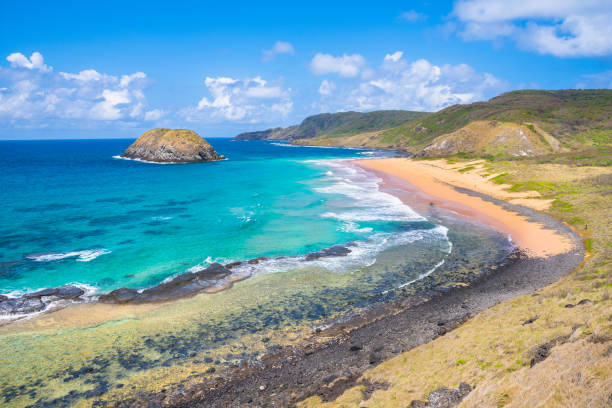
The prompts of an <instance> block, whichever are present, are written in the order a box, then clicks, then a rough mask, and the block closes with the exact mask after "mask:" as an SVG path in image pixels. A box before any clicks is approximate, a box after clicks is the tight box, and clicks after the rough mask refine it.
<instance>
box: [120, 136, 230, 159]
mask: <svg viewBox="0 0 612 408" xmlns="http://www.w3.org/2000/svg"><path fill="white" fill-rule="evenodd" d="M121 157H124V158H126V159H136V160H146V161H150V162H156V163H189V162H201V161H215V160H221V159H223V158H224V157H223V156H220V155H218V154H217V152H216V151H215V149H214V148H213V147H212V146H211V145H210V144H209V143H208V142H207V141H206V140H204V139H202V137H200V135H198V134H197V133H196V132H194V131H192V130H187V129H151V130H149V131H147V132H145V133H143V134H142V135H141V136H140V137H139V138H138V139H136V141H135V142H134V143H132V144H131V145H130V147H128V148H127V149H126V150H125V152H123V154H122V155H121Z"/></svg>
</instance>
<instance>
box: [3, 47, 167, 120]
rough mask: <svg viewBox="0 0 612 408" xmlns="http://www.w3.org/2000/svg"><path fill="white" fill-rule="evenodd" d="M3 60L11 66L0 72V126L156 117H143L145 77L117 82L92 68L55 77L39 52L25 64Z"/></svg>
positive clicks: (13, 58)
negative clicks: (2, 89) (0, 90)
mask: <svg viewBox="0 0 612 408" xmlns="http://www.w3.org/2000/svg"><path fill="white" fill-rule="evenodd" d="M7 60H8V61H9V62H10V63H11V66H10V67H0V86H2V88H5V91H3V92H1V93H0V124H2V125H5V126H6V125H9V126H12V127H28V128H34V127H54V126H56V127H62V128H66V127H77V128H79V127H81V128H82V127H92V126H93V125H94V124H95V123H96V122H100V121H102V122H106V121H124V122H130V123H136V122H139V121H142V120H152V118H154V117H155V115H156V114H149V113H148V112H145V107H146V105H147V101H146V97H145V94H144V92H143V91H144V88H145V87H146V78H147V76H146V74H144V73H143V72H136V73H133V74H128V75H122V76H121V77H117V76H114V75H109V74H105V73H100V72H98V71H96V70H94V69H86V70H83V71H80V72H78V73H70V72H59V73H54V72H53V69H52V68H51V67H48V66H47V65H45V64H44V59H43V57H42V55H40V54H39V53H34V54H32V57H30V58H29V59H28V58H25V57H24V56H23V55H22V54H19V53H15V54H11V55H9V57H8V58H7ZM149 112H152V111H149ZM153 112H154V111H153ZM147 114H148V117H149V118H148V119H147V118H146V116H147ZM159 117H161V115H160V116H159Z"/></svg>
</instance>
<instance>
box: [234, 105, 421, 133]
mask: <svg viewBox="0 0 612 408" xmlns="http://www.w3.org/2000/svg"><path fill="white" fill-rule="evenodd" d="M425 115H427V113H425V112H413V111H401V110H384V111H374V112H365V113H362V112H338V113H322V114H319V115H314V116H309V117H307V118H306V119H304V120H303V121H302V123H301V124H299V125H297V126H291V127H288V128H274V129H267V130H263V131H258V132H247V133H241V134H239V135H238V136H236V137H235V139H236V140H295V139H311V138H315V137H325V138H330V137H342V136H351V135H356V134H360V133H363V132H371V131H377V130H382V129H387V128H390V127H394V126H398V125H401V124H402V123H406V122H408V121H411V120H414V119H418V118H421V117H423V116H425Z"/></svg>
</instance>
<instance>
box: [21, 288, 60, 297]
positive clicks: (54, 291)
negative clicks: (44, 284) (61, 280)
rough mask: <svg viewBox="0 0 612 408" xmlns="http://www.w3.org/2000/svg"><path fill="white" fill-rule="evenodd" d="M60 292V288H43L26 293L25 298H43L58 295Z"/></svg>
mask: <svg viewBox="0 0 612 408" xmlns="http://www.w3.org/2000/svg"><path fill="white" fill-rule="evenodd" d="M57 292H58V288H48V289H42V290H39V291H36V292H32V293H26V294H25V295H23V297H24V298H27V299H30V298H39V299H40V298H41V297H43V296H56V295H57Z"/></svg>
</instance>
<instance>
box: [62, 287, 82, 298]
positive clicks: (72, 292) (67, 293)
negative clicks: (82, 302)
mask: <svg viewBox="0 0 612 408" xmlns="http://www.w3.org/2000/svg"><path fill="white" fill-rule="evenodd" d="M84 294H85V291H84V290H83V289H81V288H79V287H76V286H72V285H65V286H61V287H59V288H57V295H56V296H57V297H60V298H62V299H76V298H78V297H80V296H82V295H84Z"/></svg>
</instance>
